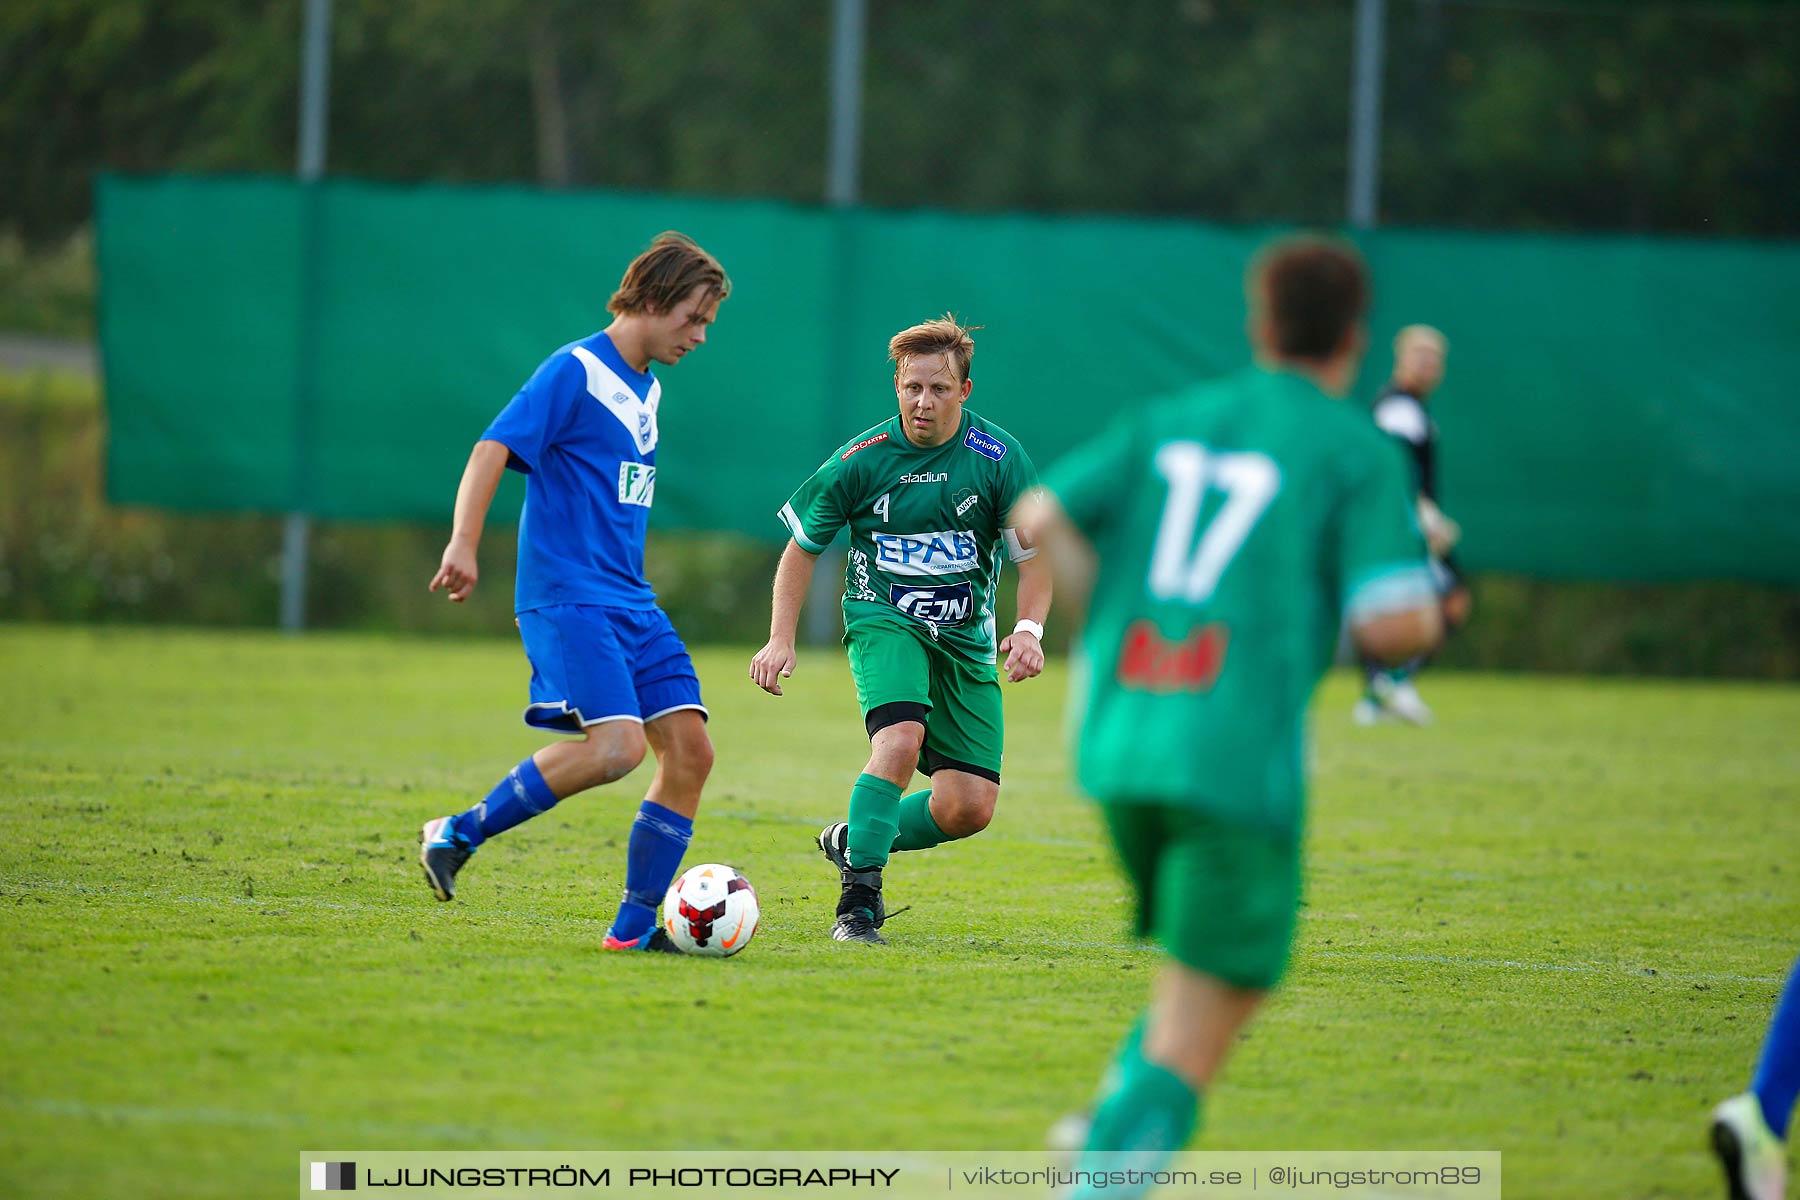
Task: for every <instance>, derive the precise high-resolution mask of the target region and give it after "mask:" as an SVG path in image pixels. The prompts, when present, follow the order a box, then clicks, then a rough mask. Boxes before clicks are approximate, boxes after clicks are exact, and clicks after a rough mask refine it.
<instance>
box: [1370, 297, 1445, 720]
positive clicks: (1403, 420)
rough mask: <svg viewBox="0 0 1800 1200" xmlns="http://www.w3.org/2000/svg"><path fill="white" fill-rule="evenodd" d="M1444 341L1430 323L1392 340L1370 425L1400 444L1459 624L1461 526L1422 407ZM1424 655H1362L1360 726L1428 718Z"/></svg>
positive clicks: (1441, 591) (1437, 377)
mask: <svg viewBox="0 0 1800 1200" xmlns="http://www.w3.org/2000/svg"><path fill="white" fill-rule="evenodd" d="M1449 349H1450V343H1449V341H1448V340H1447V339H1445V337H1444V335H1443V334H1442V333H1440V332H1438V331H1437V330H1436V329H1433V328H1432V327H1431V326H1429V325H1408V326H1407V327H1406V328H1405V329H1402V330H1401V331H1400V333H1399V334H1398V336H1396V337H1395V338H1394V374H1393V378H1392V379H1390V380H1389V381H1388V383H1387V386H1386V387H1384V388H1383V389H1382V391H1381V395H1380V397H1379V398H1378V399H1377V400H1376V401H1375V424H1376V425H1377V426H1379V427H1380V428H1381V430H1382V432H1384V433H1386V434H1388V435H1389V436H1391V437H1393V438H1394V439H1395V440H1396V441H1398V442H1399V443H1400V444H1401V445H1402V446H1404V447H1406V452H1407V456H1408V457H1409V458H1410V459H1411V461H1412V465H1413V482H1414V485H1415V486H1416V488H1417V490H1418V518H1419V529H1420V530H1421V531H1422V532H1423V533H1424V534H1425V543H1426V545H1427V546H1429V547H1430V549H1431V572H1432V576H1433V578H1434V580H1435V581H1436V584H1437V589H1438V595H1439V596H1440V597H1441V598H1442V601H1443V612H1444V626H1445V628H1446V629H1449V630H1456V629H1460V628H1462V626H1463V624H1464V622H1466V621H1467V620H1468V619H1469V588H1468V585H1467V584H1465V583H1464V582H1463V577H1462V572H1461V571H1459V570H1458V569H1457V566H1456V560H1455V559H1454V558H1453V557H1451V552H1452V551H1453V550H1455V548H1456V543H1457V542H1458V541H1460V540H1461V539H1462V528H1461V527H1460V526H1458V525H1457V523H1456V522H1455V521H1452V520H1451V519H1450V518H1449V517H1447V516H1445V515H1444V511H1443V510H1442V509H1441V508H1439V507H1438V503H1437V497H1438V481H1437V424H1436V423H1435V422H1434V421H1432V419H1431V415H1430V414H1429V413H1428V412H1426V410H1425V406H1426V405H1427V404H1429V403H1430V402H1431V394H1432V393H1433V392H1435V391H1437V389H1438V385H1439V384H1441V383H1442V382H1443V381H1444V359H1445V356H1446V355H1447V354H1448V353H1449ZM1424 666H1425V659H1424V658H1423V657H1419V658H1414V659H1410V660H1408V661H1407V662H1404V663H1401V664H1400V665H1398V666H1394V667H1388V666H1384V665H1383V664H1381V663H1379V662H1376V661H1374V660H1372V659H1368V658H1364V659H1363V678H1364V687H1363V695H1362V699H1360V700H1358V701H1357V703H1356V710H1355V713H1354V716H1355V718H1356V723H1357V724H1359V725H1373V724H1376V723H1377V722H1379V721H1381V720H1384V719H1386V718H1389V717H1398V718H1399V719H1400V720H1403V721H1409V722H1411V723H1412V724H1414V725H1427V724H1430V722H1431V709H1430V708H1429V707H1428V706H1427V705H1426V703H1425V701H1424V700H1423V699H1422V698H1421V697H1420V696H1419V690H1418V688H1417V687H1416V686H1414V684H1413V680H1414V678H1415V677H1416V676H1417V675H1418V673H1419V671H1420V670H1421V669H1423V667H1424Z"/></svg>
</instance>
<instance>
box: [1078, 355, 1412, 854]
mask: <svg viewBox="0 0 1800 1200" xmlns="http://www.w3.org/2000/svg"><path fill="white" fill-rule="evenodd" d="M1045 484H1046V486H1047V487H1049V489H1050V490H1051V491H1052V492H1054V493H1055V495H1056V497H1057V499H1058V500H1059V501H1060V503H1061V504H1062V507H1063V509H1064V511H1066V512H1067V513H1068V515H1069V518H1070V519H1071V520H1072V521H1073V523H1074V524H1075V526H1076V527H1077V528H1079V529H1080V530H1081V531H1082V533H1083V534H1084V535H1085V536H1086V537H1087V538H1088V540H1089V541H1090V542H1091V543H1092V544H1093V546H1094V548H1095V551H1096V553H1097V555H1098V558H1099V567H1098V571H1097V576H1096V579H1095V583H1094V595H1093V599H1092V603H1091V605H1090V608H1089V613H1088V620H1087V626H1086V629H1085V630H1084V631H1083V634H1082V637H1081V642H1080V645H1079V648H1078V653H1077V660H1076V664H1075V666H1076V673H1075V692H1076V698H1075V701H1074V704H1075V708H1076V711H1079V712H1080V713H1081V715H1082V719H1081V725H1080V728H1079V732H1078V733H1076V735H1075V737H1076V745H1075V764H1076V771H1077V775H1078V778H1079V779H1080V781H1081V784H1082V786H1083V788H1084V789H1085V790H1086V791H1088V792H1089V793H1090V794H1091V795H1093V796H1095V797H1097V798H1099V799H1101V800H1106V801H1146V802H1157V803H1172V804H1182V805H1191V806H1194V807H1197V808H1202V809H1205V810H1208V811H1211V812H1214V813H1216V814H1218V815H1220V816H1223V817H1227V818H1229V819H1232V820H1234V821H1238V822H1241V823H1245V824H1250V825H1257V826H1262V827H1268V828H1275V829H1282V830H1293V831H1296V832H1297V831H1298V830H1299V828H1300V825H1301V812H1302V805H1303V802H1304V786H1305V785H1304V774H1305V772H1304V767H1303V765H1302V755H1303V753H1304V740H1305V739H1304V728H1303V726H1304V722H1305V717H1306V707H1307V704H1308V702H1309V700H1310V699H1311V697H1312V693H1313V689H1314V688H1315V687H1316V686H1317V684H1318V681H1319V677H1320V676H1321V675H1322V674H1324V672H1325V670H1326V668H1327V667H1328V666H1330V664H1331V659H1332V654H1333V652H1334V650H1335V647H1336V645H1337V638H1338V631H1339V629H1340V627H1341V624H1342V621H1343V619H1344V617H1345V616H1346V615H1348V616H1349V617H1350V618H1351V619H1352V620H1356V619H1361V618H1363V617H1365V616H1369V615H1374V614H1377V613H1381V612H1386V611H1394V610H1396V609H1402V608H1410V607H1413V606H1415V605H1418V604H1421V603H1428V602H1430V601H1431V599H1432V598H1433V596H1434V595H1435V593H1434V591H1433V588H1432V581H1431V574H1430V571H1429V569H1428V567H1427V565H1426V560H1425V548H1424V544H1423V542H1422V540H1421V538H1420V535H1419V531H1418V527H1417V525H1416V524H1415V522H1414V518H1413V515H1412V494H1411V486H1410V483H1409V481H1408V479H1407V472H1406V466H1405V464H1404V463H1403V462H1402V461H1401V458H1400V456H1399V452H1398V451H1397V450H1396V448H1395V447H1394V446H1393V444H1392V442H1391V440H1390V439H1389V438H1387V437H1386V436H1385V435H1383V434H1382V433H1381V432H1380V431H1379V430H1378V429H1376V428H1375V426H1374V424H1373V423H1372V422H1371V421H1370V420H1369V419H1368V416H1367V414H1365V413H1364V412H1362V411H1361V410H1360V409H1356V408H1353V407H1352V406H1350V405H1349V404H1347V403H1344V402H1342V401H1337V400H1333V399H1331V398H1330V397H1328V396H1326V395H1325V394H1324V393H1323V392H1321V391H1319V390H1318V389H1317V388H1316V387H1314V386H1313V385H1312V384H1311V383H1310V382H1308V381H1307V380H1305V379H1303V378H1301V377H1300V376H1298V375H1294V374H1290V373H1286V372H1278V371H1266V370H1261V369H1251V370H1247V371H1244V372H1242V373H1240V374H1237V375H1233V376H1230V377H1228V378H1226V379H1223V380H1219V381H1217V382H1213V383H1207V384H1202V385H1199V386H1196V387H1192V388H1189V389H1187V390H1185V391H1183V392H1180V393H1177V394H1176V395H1174V396H1173V397H1171V398H1169V399H1168V400H1166V401H1164V402H1160V403H1157V404H1155V405H1152V406H1150V407H1147V408H1145V409H1142V410H1139V411H1137V412H1134V413H1131V414H1130V415H1128V416H1127V417H1125V418H1124V419H1122V420H1120V421H1119V422H1118V423H1117V424H1116V425H1115V426H1114V427H1113V428H1112V429H1110V430H1109V431H1108V432H1107V433H1106V434H1105V435H1104V436H1102V437H1100V438H1097V439H1095V440H1094V441H1093V442H1092V443H1090V444H1088V445H1087V446H1084V447H1083V448H1081V449H1079V450H1077V451H1075V452H1074V453H1072V454H1070V455H1069V456H1068V457H1067V458H1065V459H1063V460H1061V461H1059V462H1058V463H1057V464H1056V465H1055V467H1054V468H1053V469H1052V470H1051V471H1050V472H1049V473H1048V474H1047V476H1046V479H1045Z"/></svg>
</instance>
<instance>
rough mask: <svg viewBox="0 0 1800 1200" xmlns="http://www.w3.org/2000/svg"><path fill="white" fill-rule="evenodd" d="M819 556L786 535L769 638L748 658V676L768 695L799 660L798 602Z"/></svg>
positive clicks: (776, 690) (775, 693)
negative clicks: (796, 635)
mask: <svg viewBox="0 0 1800 1200" xmlns="http://www.w3.org/2000/svg"><path fill="white" fill-rule="evenodd" d="M818 562H819V556H818V555H816V554H812V553H809V552H808V551H807V550H805V549H804V548H803V547H802V546H801V545H800V543H798V542H796V541H794V540H793V539H792V538H790V539H788V544H787V549H786V550H783V551H782V552H781V563H780V565H779V566H777V567H776V568H775V595H774V599H773V600H772V602H771V603H770V606H769V640H768V642H767V643H766V644H765V645H764V646H763V648H762V649H761V650H758V651H757V652H756V657H754V658H752V659H751V660H750V678H751V679H752V680H753V681H755V683H756V686H757V687H759V688H761V689H762V690H763V691H765V692H767V693H769V694H770V695H771V696H779V695H781V681H782V680H783V679H786V678H788V677H789V676H791V675H793V673H794V668H795V667H796V666H797V665H798V664H799V656H798V655H797V654H796V653H795V651H794V630H795V628H796V627H797V626H798V625H799V623H800V606H801V605H802V604H803V603H805V601H806V590H807V588H808V587H809V586H810V585H811V583H812V577H813V568H814V567H816V566H817V565H818Z"/></svg>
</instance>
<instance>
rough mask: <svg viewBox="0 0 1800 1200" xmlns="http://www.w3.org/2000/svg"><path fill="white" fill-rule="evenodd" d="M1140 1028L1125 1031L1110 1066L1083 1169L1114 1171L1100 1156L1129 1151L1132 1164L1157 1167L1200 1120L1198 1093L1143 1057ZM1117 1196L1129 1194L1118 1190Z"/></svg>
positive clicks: (1144, 1168)
mask: <svg viewBox="0 0 1800 1200" xmlns="http://www.w3.org/2000/svg"><path fill="white" fill-rule="evenodd" d="M1141 1039H1142V1028H1141V1026H1140V1027H1138V1028H1134V1029H1133V1030H1132V1031H1131V1033H1129V1034H1127V1035H1126V1039H1125V1044H1124V1045H1123V1046H1121V1047H1120V1048H1119V1057H1118V1059H1117V1061H1116V1062H1115V1063H1114V1064H1113V1072H1112V1074H1114V1076H1115V1082H1114V1085H1113V1087H1112V1089H1111V1090H1110V1091H1109V1092H1108V1093H1107V1095H1106V1096H1105V1097H1104V1098H1103V1099H1102V1100H1101V1101H1100V1105H1099V1107H1098V1108H1096V1109H1095V1110H1094V1124H1093V1127H1092V1129H1091V1130H1089V1132H1088V1142H1087V1148H1086V1150H1085V1151H1084V1152H1083V1155H1082V1163H1081V1167H1082V1168H1083V1169H1089V1170H1096V1171H1098V1170H1105V1169H1109V1168H1111V1169H1118V1168H1119V1167H1120V1166H1122V1165H1124V1164H1121V1163H1120V1162H1119V1161H1118V1160H1111V1161H1108V1160H1103V1159H1100V1158H1097V1157H1094V1156H1096V1155H1099V1154H1120V1153H1123V1154H1130V1155H1132V1159H1131V1160H1130V1163H1129V1165H1130V1167H1131V1168H1132V1169H1134V1170H1139V1171H1155V1170H1158V1169H1159V1168H1161V1167H1162V1166H1163V1165H1164V1164H1166V1163H1167V1162H1168V1161H1169V1159H1170V1158H1171V1157H1172V1156H1173V1155H1174V1154H1175V1153H1176V1152H1177V1151H1179V1150H1181V1149H1182V1148H1183V1147H1184V1146H1186V1145H1187V1143H1188V1139H1189V1138H1191V1137H1192V1136H1193V1135H1194V1130H1195V1128H1196V1127H1198V1125H1199V1123H1200V1095H1199V1093H1198V1092H1196V1091H1194V1089H1193V1088H1191V1087H1189V1086H1188V1084H1187V1081H1186V1080H1184V1079H1182V1078H1181V1077H1180V1076H1179V1075H1177V1074H1175V1072H1173V1071H1171V1070H1169V1069H1168V1068H1167V1067H1165V1066H1163V1065H1162V1064H1160V1063H1154V1062H1151V1061H1150V1060H1149V1059H1147V1058H1145V1057H1144V1055H1143V1043H1142V1040H1141ZM1115 1194H1121V1195H1122V1194H1128V1193H1127V1192H1117V1190H1116V1189H1115Z"/></svg>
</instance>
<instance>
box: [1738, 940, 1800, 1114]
mask: <svg viewBox="0 0 1800 1200" xmlns="http://www.w3.org/2000/svg"><path fill="white" fill-rule="evenodd" d="M1750 1090H1751V1091H1752V1092H1755V1093H1756V1098H1757V1100H1758V1101H1759V1102H1760V1103H1761V1104H1762V1110H1763V1120H1765V1121H1767V1122H1768V1123H1769V1128H1770V1129H1772V1130H1774V1131H1775V1136H1776V1137H1778V1138H1782V1139H1784V1140H1785V1139H1786V1138H1787V1131H1788V1121H1789V1120H1790V1119H1791V1118H1792V1117H1793V1115H1794V1097H1795V1096H1796V1095H1800V960H1797V961H1796V962H1795V963H1794V969H1793V970H1792V971H1790V972H1789V973H1788V981H1787V986H1786V987H1785V988H1783V989H1781V999H1780V1000H1779V1001H1777V1002H1776V1004H1775V1015H1774V1016H1773V1017H1771V1018H1770V1019H1769V1032H1768V1034H1767V1035H1766V1036H1765V1037H1764V1038H1763V1048H1762V1057H1761V1058H1759V1059H1757V1061H1756V1077H1755V1078H1754V1079H1752V1080H1751V1081H1750Z"/></svg>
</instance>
